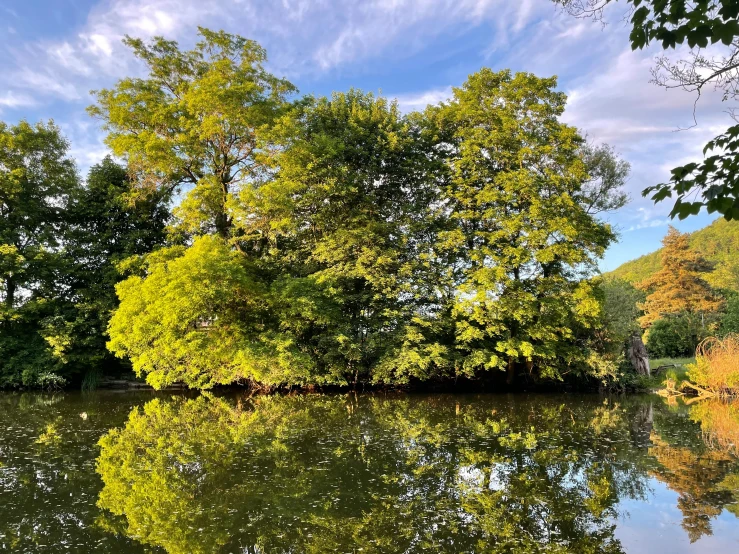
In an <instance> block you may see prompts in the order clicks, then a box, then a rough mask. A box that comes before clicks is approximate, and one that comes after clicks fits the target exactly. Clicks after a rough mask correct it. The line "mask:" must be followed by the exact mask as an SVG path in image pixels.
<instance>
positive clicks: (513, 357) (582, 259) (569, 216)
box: [436, 69, 623, 381]
mask: <svg viewBox="0 0 739 554" xmlns="http://www.w3.org/2000/svg"><path fill="white" fill-rule="evenodd" d="M555 85H556V80H555V79H554V78H550V79H541V78H537V77H535V76H533V75H531V74H525V73H519V74H516V75H515V76H514V75H511V73H510V72H508V71H501V72H498V73H495V72H493V71H491V70H489V69H483V70H482V71H480V72H479V73H476V74H474V75H471V76H470V77H469V79H468V80H467V82H466V83H465V84H464V85H463V86H462V87H461V88H458V89H455V90H454V98H453V99H452V101H451V102H450V103H448V104H446V105H444V106H442V107H441V108H439V109H438V113H437V114H436V117H438V118H439V119H440V121H441V123H440V126H442V127H447V128H448V129H449V130H450V131H449V132H448V144H447V145H446V148H448V149H449V151H450V152H451V153H450V155H449V157H448V164H449V173H450V177H449V181H448V185H447V187H446V189H445V191H444V193H445V198H444V202H447V203H448V206H449V208H448V210H449V214H450V218H451V220H452V221H453V222H454V228H453V229H452V230H450V231H447V232H445V233H443V234H442V240H441V244H442V246H443V247H444V248H448V249H451V250H453V251H454V252H456V253H457V256H458V259H457V262H456V268H457V275H456V279H457V282H456V283H455V285H456V294H455V297H456V300H455V302H454V308H453V313H454V318H455V321H456V340H457V348H458V349H460V350H461V351H462V352H463V353H464V359H463V361H462V365H461V372H462V373H463V374H467V375H473V374H475V372H477V371H479V370H485V369H487V370H492V369H505V368H507V369H508V372H509V381H511V380H512V378H513V376H514V373H515V372H516V371H517V368H518V367H520V366H527V367H528V370H529V372H531V370H532V368H534V367H536V368H537V374H538V375H540V376H542V377H556V376H559V375H560V371H561V370H562V368H563V367H566V365H567V364H568V363H570V362H574V361H575V360H577V359H578V356H583V355H584V354H585V353H584V349H582V348H579V347H576V346H575V340H574V333H573V331H572V329H573V327H574V326H576V325H584V326H586V327H588V326H591V325H592V324H593V323H594V322H595V321H596V320H597V317H598V316H599V311H600V307H599V303H598V301H597V299H596V297H595V294H594V290H593V285H592V284H591V283H590V282H588V281H587V280H586V279H585V278H586V277H588V276H589V275H592V273H593V272H594V271H595V269H596V260H597V259H598V258H599V257H600V256H601V255H602V254H603V252H604V250H605V248H606V247H607V246H608V244H610V242H611V241H612V240H613V239H614V234H613V232H612V230H611V229H610V227H609V226H608V225H607V224H604V223H602V222H600V221H598V220H597V218H596V217H595V216H594V215H593V213H591V211H597V206H598V205H599V204H598V203H599V202H600V201H599V200H597V195H595V197H594V195H593V194H592V189H591V188H588V186H587V184H588V183H589V181H590V179H591V178H592V176H590V175H588V171H587V167H586V165H585V163H584V161H583V156H582V152H583V150H582V148H583V139H582V138H581V137H580V136H579V135H578V133H577V131H576V130H575V129H574V128H572V127H568V126H567V125H564V124H562V123H561V122H559V121H558V117H559V116H560V115H561V114H562V112H563V110H564V104H565V96H564V95H563V94H562V93H559V92H556V91H555V90H554V87H555ZM617 190H618V189H617V188H616V189H613V190H612V192H617ZM608 196H610V193H609V194H608ZM594 198H595V199H596V200H595V201H594ZM604 200H605V199H604ZM622 202H623V200H618V199H614V201H613V204H612V205H613V206H617V205H620V204H621V203H622Z"/></svg>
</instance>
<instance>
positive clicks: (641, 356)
mask: <svg viewBox="0 0 739 554" xmlns="http://www.w3.org/2000/svg"><path fill="white" fill-rule="evenodd" d="M627 354H628V356H629V361H630V362H631V365H632V366H633V367H634V369H635V370H636V372H637V373H638V374H639V375H646V376H648V377H649V376H650V372H649V356H648V355H647V347H646V346H644V343H643V342H642V340H641V335H640V334H639V333H632V334H631V337H629V349H628V352H627Z"/></svg>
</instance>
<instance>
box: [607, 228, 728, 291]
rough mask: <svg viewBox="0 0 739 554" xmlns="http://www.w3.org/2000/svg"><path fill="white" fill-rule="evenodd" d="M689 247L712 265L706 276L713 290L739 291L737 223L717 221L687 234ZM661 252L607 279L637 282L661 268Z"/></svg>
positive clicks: (625, 267) (658, 251)
mask: <svg viewBox="0 0 739 554" xmlns="http://www.w3.org/2000/svg"><path fill="white" fill-rule="evenodd" d="M690 247H691V248H692V249H694V250H696V251H697V252H698V253H700V254H701V255H702V256H703V257H704V258H706V259H707V260H708V261H710V262H712V263H713V264H715V267H714V270H713V271H712V272H711V273H709V274H708V275H706V281H708V283H709V284H710V285H711V286H713V287H714V288H720V289H721V288H723V289H731V290H739V222H738V221H726V220H725V219H723V218H719V219H717V220H716V221H714V222H713V223H712V224H711V225H709V226H708V227H706V228H704V229H700V230H699V231H695V232H694V233H692V234H691V235H690ZM661 253H662V249H659V250H657V251H656V252H652V253H651V254H647V255H645V256H641V257H640V258H637V259H635V260H632V261H630V262H626V263H625V264H623V265H621V266H620V267H618V268H616V269H615V270H614V271H611V272H609V273H606V276H609V277H616V278H620V279H624V280H626V281H628V282H629V283H632V284H633V283H636V282H638V281H642V280H643V279H646V278H647V277H649V276H650V275H653V274H654V273H656V272H657V271H659V269H660V268H661V267H662V262H661V261H660V260H661Z"/></svg>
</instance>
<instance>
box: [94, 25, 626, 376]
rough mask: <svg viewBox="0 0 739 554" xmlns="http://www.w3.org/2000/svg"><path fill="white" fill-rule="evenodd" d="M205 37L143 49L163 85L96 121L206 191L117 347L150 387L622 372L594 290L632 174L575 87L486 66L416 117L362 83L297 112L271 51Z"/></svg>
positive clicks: (197, 194) (147, 164)
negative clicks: (575, 104)
mask: <svg viewBox="0 0 739 554" xmlns="http://www.w3.org/2000/svg"><path fill="white" fill-rule="evenodd" d="M201 34H202V36H203V42H202V43H200V44H199V45H198V46H197V47H196V48H195V50H193V51H190V52H181V51H180V50H178V49H177V47H176V45H175V44H174V43H171V42H166V41H163V40H156V41H155V42H154V43H153V44H152V45H151V46H146V45H144V44H143V43H141V42H139V41H134V40H129V41H128V42H129V44H130V45H131V46H132V47H133V48H134V51H135V53H136V54H137V55H138V56H139V57H141V58H142V59H143V60H144V61H145V62H146V63H147V65H148V66H149V68H150V77H149V78H148V79H141V80H130V79H126V80H123V81H121V82H119V83H118V84H117V85H116V87H115V88H113V89H111V90H106V91H102V92H100V93H98V104H96V105H95V106H94V107H93V108H91V112H92V113H93V114H95V115H96V116H98V117H100V118H102V119H103V121H104V123H105V126H106V128H107V129H108V131H109V135H108V143H109V144H110V146H111V147H112V148H113V150H114V151H115V152H116V153H117V154H119V155H121V156H124V157H125V158H126V159H127V160H128V163H129V167H130V168H131V169H132V171H133V172H134V173H135V175H136V176H137V177H138V178H139V180H140V183H139V185H138V190H139V192H140V193H141V194H145V193H147V191H150V190H162V189H165V190H172V189H174V188H177V187H179V186H181V185H183V183H184V184H190V185H194V186H193V187H191V188H189V190H188V192H187V193H186V196H185V199H184V200H183V202H182V203H181V204H180V205H179V206H178V208H177V209H176V210H175V216H176V221H175V223H174V225H173V226H172V227H173V230H175V231H176V232H177V233H178V236H184V237H185V238H186V244H187V246H185V247H176V248H170V249H167V250H163V251H160V252H157V253H155V254H153V255H152V256H151V257H150V260H147V261H146V262H145V263H144V264H143V266H141V273H140V274H137V275H133V276H131V277H130V278H129V279H128V280H127V281H125V282H124V283H122V284H121V285H119V287H118V294H119V297H120V299H121V307H120V309H119V310H118V311H117V312H116V314H115V316H114V318H113V320H112V322H111V326H110V333H111V342H110V347H111V349H112V350H113V352H115V353H116V354H117V355H119V356H125V357H129V358H130V359H131V361H132V362H133V366H134V369H135V370H136V371H137V372H138V373H140V374H143V375H148V376H149V377H148V379H149V382H150V383H152V384H154V385H156V386H161V385H165V384H169V383H172V382H174V381H184V382H186V383H187V384H189V385H191V386H198V387H207V386H211V385H214V384H218V383H231V382H234V381H253V382H256V383H259V384H262V385H283V384H297V385H306V384H338V385H346V384H351V383H354V384H356V383H358V382H360V381H361V382H374V383H408V382H410V381H414V380H427V379H430V378H435V379H439V378H451V377H454V378H456V377H460V376H461V377H468V378H479V377H481V376H484V375H487V374H491V373H492V374H493V375H495V374H496V373H497V374H498V375H501V374H502V373H501V372H499V371H497V372H496V370H506V371H507V372H508V381H509V382H513V381H514V380H515V379H516V377H517V375H520V374H525V375H526V376H527V378H530V379H534V380H537V379H541V378H560V377H561V376H562V375H563V374H572V375H578V376H583V375H597V376H598V377H600V378H605V377H606V376H607V374H609V371H610V370H609V367H610V366H608V364H607V363H599V360H598V359H597V357H598V356H597V353H596V352H595V344H594V342H593V341H592V340H591V339H590V338H589V336H590V335H591V334H592V332H591V331H588V329H592V328H593V327H594V326H595V325H596V323H597V322H598V318H599V316H600V312H601V305H600V302H599V299H598V296H597V294H596V291H595V290H594V286H593V284H592V283H590V281H589V278H590V277H591V276H592V275H593V274H594V273H595V271H596V263H597V260H598V258H599V257H600V256H601V255H602V254H603V252H604V250H605V248H606V247H607V246H608V244H610V242H611V241H612V240H614V238H615V236H614V234H613V232H612V231H611V229H610V228H609V226H608V225H606V224H604V223H603V222H602V221H601V220H599V219H598V217H597V214H598V213H600V212H602V211H606V210H610V209H615V208H618V207H620V206H622V205H623V204H624V203H625V201H626V197H625V195H624V194H623V192H622V191H621V186H622V184H623V182H624V180H625V178H626V176H627V174H628V165H627V164H625V163H624V162H621V161H620V160H618V158H617V157H616V156H615V154H614V153H613V151H612V150H611V149H610V148H608V147H597V146H594V145H589V144H587V143H585V142H584V141H583V139H582V138H581V137H580V135H579V134H578V132H577V131H576V130H575V129H574V128H572V127H568V126H567V125H565V124H563V123H561V122H560V121H559V117H560V116H561V114H562V112H563V110H564V104H565V97H564V95H563V94H562V93H559V92H557V91H556V90H555V86H556V81H555V80H554V79H553V78H551V79H541V78H538V77H535V76H533V75H530V74H517V75H512V74H511V73H510V72H507V71H502V72H498V73H496V72H493V71H491V70H488V69H483V70H482V71H480V72H479V73H477V74H474V75H471V76H470V78H469V79H468V80H467V82H466V83H465V84H464V85H463V86H462V87H460V88H458V89H455V91H454V95H453V98H452V99H451V100H450V101H449V102H448V103H445V104H442V105H439V106H435V107H431V108H429V109H427V110H426V111H425V112H423V113H411V114H408V115H403V114H401V113H400V112H399V111H398V108H397V106H396V105H394V104H393V103H390V102H388V101H387V100H385V99H383V98H376V97H374V96H373V95H371V94H366V93H363V92H361V91H357V90H351V91H349V92H348V93H336V94H334V95H333V96H332V97H330V98H311V97H308V98H302V99H300V100H297V101H295V102H292V103H288V102H287V101H286V100H285V97H284V94H286V93H288V92H290V91H291V90H292V87H291V85H289V83H286V82H284V81H282V80H279V79H277V78H276V77H273V76H271V75H268V74H267V73H265V71H264V70H263V68H262V65H261V64H262V62H263V60H264V57H263V52H262V51H261V50H259V49H258V47H257V46H256V45H254V44H253V43H251V42H249V41H245V40H244V39H241V38H239V37H233V36H231V35H226V34H224V33H211V32H209V31H205V30H202V31H201ZM206 54H207V56H206ZM234 60H237V61H234ZM211 86H212V87H215V90H216V91H217V95H216V99H215V100H212V99H211V89H210V88H209V87H211ZM246 91H249V94H248V95H247V94H246ZM161 114H165V116H166V117H172V118H173V120H172V124H170V125H165V126H164V127H165V128H166V129H167V131H165V132H162V131H161V130H160V117H162V115H161ZM232 121H233V123H231V122H232ZM169 129H172V130H171V131H170V130H169ZM185 137H186V138H185ZM247 138H248V141H246V139H247ZM245 141H246V142H245ZM214 164H215V165H214ZM194 214H200V215H197V216H196V215H194ZM594 367H597V369H593V368H594ZM611 369H612V367H611Z"/></svg>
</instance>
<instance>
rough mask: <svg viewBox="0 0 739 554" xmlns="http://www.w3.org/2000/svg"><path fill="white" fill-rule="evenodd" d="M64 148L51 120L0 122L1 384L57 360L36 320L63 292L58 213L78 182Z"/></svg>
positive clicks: (22, 379) (25, 380) (33, 376)
mask: <svg viewBox="0 0 739 554" xmlns="http://www.w3.org/2000/svg"><path fill="white" fill-rule="evenodd" d="M68 149H69V145H68V143H67V141H66V139H64V137H63V136H62V135H61V133H60V131H59V128H58V127H56V126H55V125H54V123H53V122H49V123H38V124H36V125H31V124H30V123H27V122H25V121H21V122H20V123H18V124H17V125H13V126H10V125H7V124H5V123H0V300H2V304H1V305H0V386H3V385H20V384H24V385H34V384H37V382H38V378H39V375H41V374H42V373H44V372H51V371H54V370H55V369H58V368H59V365H60V363H61V362H60V360H59V359H57V357H55V356H54V349H53V348H52V346H53V344H50V343H49V342H47V341H46V340H44V337H43V332H44V326H43V324H42V322H43V321H44V320H45V318H48V317H49V316H52V315H53V314H54V310H55V302H54V301H55V299H57V298H58V297H59V296H61V295H63V294H64V293H65V290H64V284H63V282H62V279H61V275H62V273H63V269H64V267H65V265H66V264H65V260H64V257H63V256H62V253H61V252H62V251H61V249H62V236H63V233H64V231H65V228H66V221H65V218H64V213H65V209H66V207H67V205H68V204H69V201H70V197H71V196H72V195H73V194H74V193H75V192H76V191H77V190H78V189H79V187H80V181H79V178H78V176H77V171H76V168H75V164H74V162H73V161H72V159H71V158H70V157H69V154H68Z"/></svg>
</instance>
